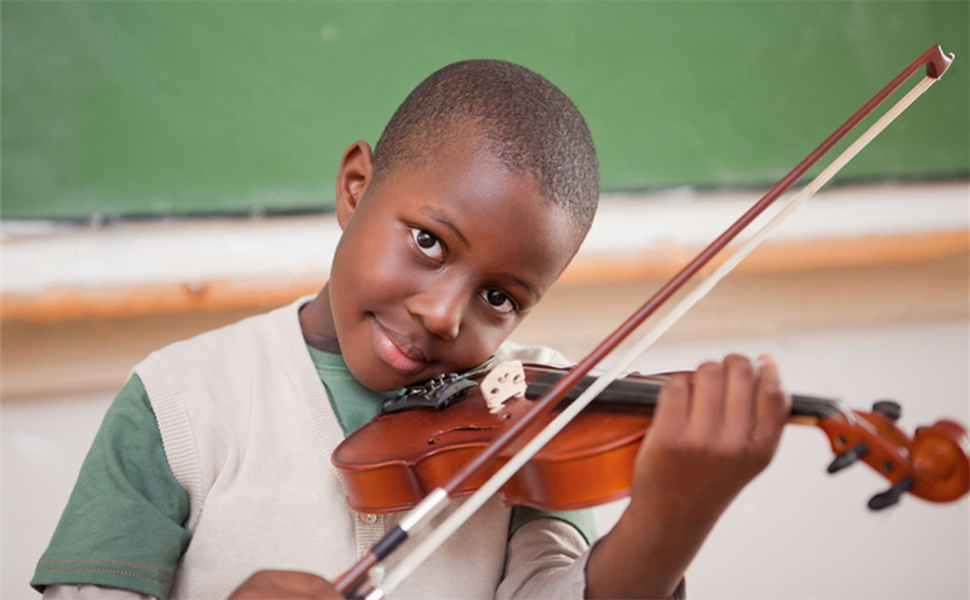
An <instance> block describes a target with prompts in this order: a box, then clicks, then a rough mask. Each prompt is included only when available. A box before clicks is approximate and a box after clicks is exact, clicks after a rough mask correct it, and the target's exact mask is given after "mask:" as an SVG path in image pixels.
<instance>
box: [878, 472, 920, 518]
mask: <svg viewBox="0 0 970 600" xmlns="http://www.w3.org/2000/svg"><path fill="white" fill-rule="evenodd" d="M911 487H913V480H912V479H911V478H909V477H903V478H902V479H900V480H899V483H896V484H894V485H893V486H892V487H891V488H889V489H888V490H886V491H885V492H882V493H881V494H876V495H875V496H873V497H872V498H870V499H869V510H882V509H884V508H886V507H889V506H892V505H893V504H896V503H897V502H899V498H900V496H902V495H903V493H904V492H906V490H908V489H909V488H911Z"/></svg>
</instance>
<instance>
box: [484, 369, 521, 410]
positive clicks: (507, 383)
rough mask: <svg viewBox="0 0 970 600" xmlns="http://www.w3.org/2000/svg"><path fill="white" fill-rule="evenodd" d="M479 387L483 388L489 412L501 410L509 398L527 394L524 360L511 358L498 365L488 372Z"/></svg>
mask: <svg viewBox="0 0 970 600" xmlns="http://www.w3.org/2000/svg"><path fill="white" fill-rule="evenodd" d="M479 387H481V389H482V397H483V398H485V404H486V405H487V406H488V412H490V413H493V414H494V413H497V412H499V411H500V410H502V405H503V404H505V402H506V401H507V400H510V399H512V398H521V397H522V396H524V395H525V390H526V387H528V386H527V384H526V381H525V371H524V370H523V369H522V361H518V360H510V361H507V362H504V363H502V364H500V365H498V366H496V367H495V368H494V369H492V370H491V371H489V372H488V375H486V376H485V379H483V380H482V383H481V384H479Z"/></svg>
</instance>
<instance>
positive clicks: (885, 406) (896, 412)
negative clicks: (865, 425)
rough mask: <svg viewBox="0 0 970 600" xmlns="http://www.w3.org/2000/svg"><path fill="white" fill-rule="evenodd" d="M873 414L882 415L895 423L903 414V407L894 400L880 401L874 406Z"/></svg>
mask: <svg viewBox="0 0 970 600" xmlns="http://www.w3.org/2000/svg"><path fill="white" fill-rule="evenodd" d="M872 412H874V413H876V414H879V415H882V416H884V417H886V418H887V419H889V420H890V421H893V422H894V423H895V422H896V421H898V420H899V417H900V416H901V415H902V414H903V407H902V406H900V405H899V403H898V402H895V401H893V400H879V401H877V402H874V403H873V404H872Z"/></svg>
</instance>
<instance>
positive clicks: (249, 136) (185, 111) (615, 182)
mask: <svg viewBox="0 0 970 600" xmlns="http://www.w3.org/2000/svg"><path fill="white" fill-rule="evenodd" d="M968 7H970V3H968V2H966V1H965V0H960V1H955V2H941V1H927V2H923V1H916V2H905V1H891V2H878V1H862V2H844V1H829V2H825V1H809V2H757V1H746V2H721V1H717V2H700V1H694V2H679V1H677V2H661V1H654V2H611V1H600V2H500V1H499V2H356V1H354V2H316V1H282V2H275V1H265V2H263V1H224V2H219V1H205V2H203V1H197V2H194V1H185V2H148V1H145V2H112V1H85V0H79V1H74V2H61V1H18V0H4V1H3V2H2V3H0V20H2V37H0V43H2V48H0V51H2V54H0V57H2V64H0V67H2V129H0V145H2V147H0V155H2V179H0V182H2V188H0V211H2V212H0V215H2V217H3V218H8V219H9V218H62V219H85V218H90V217H91V216H92V215H101V216H102V217H104V218H114V217H118V216H143V215H173V214H175V215H179V214H224V213H247V212H253V211H257V212H269V211H300V210H320V209H326V208H327V207H329V206H331V204H332V201H333V182H334V178H335V171H336V167H337V164H338V162H339V160H340V156H341V154H342V152H343V150H344V148H346V146H347V145H349V144H350V143H351V142H353V141H354V140H356V139H365V140H368V141H370V142H371V143H374V142H376V140H377V138H378V136H379V135H380V132H381V129H382V128H383V125H384V124H385V123H386V122H387V120H388V119H389V118H390V115H391V114H392V112H393V111H394V109H395V108H396V106H397V105H398V104H399V103H400V102H401V100H403V98H404V97H405V96H406V95H407V93H408V92H409V91H410V90H411V89H412V88H413V87H414V86H415V85H416V84H417V83H418V82H419V81H420V80H421V79H422V78H424V77H425V76H426V75H428V74H429V73H431V72H432V71H434V70H435V69H437V68H438V67H441V66H442V65H444V64H447V63H449V62H452V61H455V60H460V59H466V58H475V57H490V58H502V59H507V60H512V61H515V62H519V63H521V64H524V65H526V66H529V67H530V68H532V69H534V70H536V71H538V72H540V73H542V74H543V75H545V76H546V77H548V78H549V79H551V80H552V81H554V82H556V83H557V84H558V85H559V86H560V87H562V88H563V90H565V91H566V93H567V94H569V95H570V96H571V97H572V98H573V99H574V100H575V102H576V103H577V105H578V106H579V107H580V109H581V110H582V111H583V113H584V114H585V115H586V118H587V120H588V122H589V124H590V128H591V129H592V131H593V136H594V139H595V140H596V142H597V146H598V148H599V152H600V159H601V164H602V173H603V178H602V180H603V188H604V190H607V191H611V190H648V189H658V188H667V187H673V186H684V185H693V186H698V187H725V186H727V187H732V186H762V185H765V184H768V183H772V182H773V181H774V180H775V179H777V178H778V177H780V176H781V175H783V174H784V173H785V172H787V171H788V170H789V169H790V168H791V167H792V166H793V165H794V164H795V163H796V162H797V161H798V160H800V159H801V158H802V156H803V155H804V154H806V153H807V152H808V151H809V150H810V149H811V148H813V147H814V146H815V145H817V144H818V143H819V142H820V141H821V140H822V139H824V137H825V136H826V135H828V133H829V132H830V131H831V130H832V129H833V128H834V127H835V126H837V125H838V124H839V123H841V122H842V121H843V120H844V119H845V118H847V117H848V116H849V115H850V114H851V113H852V112H854V111H855V110H856V109H857V108H858V106H859V105H861V104H862V103H863V102H864V101H865V100H866V99H867V98H869V97H870V96H871V95H873V94H874V93H875V92H876V91H877V90H878V89H879V88H881V87H882V86H883V85H885V84H886V83H887V82H888V81H889V80H890V79H891V78H892V77H893V76H894V75H895V74H896V73H898V72H899V71H901V70H902V69H903V68H904V67H905V66H906V65H907V64H909V63H910V62H911V61H912V60H913V59H915V58H916V57H917V56H918V55H919V54H921V53H922V52H923V51H925V50H926V49H927V48H929V47H930V46H931V45H932V44H934V43H940V44H942V45H943V47H944V49H945V50H946V51H948V52H954V53H956V54H957V59H956V62H955V63H954V66H953V68H951V70H950V72H948V73H947V75H946V77H944V78H943V80H942V81H941V82H940V84H939V85H936V86H934V87H933V88H932V89H931V90H930V92H929V93H928V94H927V96H925V97H924V98H923V99H921V100H920V101H919V102H918V103H917V105H916V106H914V107H913V108H912V109H911V110H910V111H909V112H907V113H906V115H905V116H904V118H903V119H901V120H900V121H898V122H897V123H895V124H894V125H893V127H892V128H891V129H890V130H889V131H887V132H886V133H885V134H884V135H883V136H882V137H881V138H880V139H879V140H878V141H877V143H876V144H874V145H873V146H872V147H871V148H869V149H867V150H866V151H865V152H864V153H863V154H862V155H861V156H860V157H859V158H858V159H857V160H856V162H854V163H853V164H852V165H850V166H849V167H848V168H847V169H846V170H845V172H844V175H842V178H843V181H847V180H871V179H885V178H939V177H966V176H967V175H968V171H970V166H968V164H970V156H968V139H970V125H968V115H970V100H968V98H970V76H968V75H970V41H968V23H970V14H968Z"/></svg>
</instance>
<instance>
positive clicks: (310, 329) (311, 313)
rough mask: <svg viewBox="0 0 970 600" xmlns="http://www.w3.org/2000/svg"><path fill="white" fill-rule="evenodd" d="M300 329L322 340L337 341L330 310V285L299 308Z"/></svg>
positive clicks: (325, 286)
mask: <svg viewBox="0 0 970 600" xmlns="http://www.w3.org/2000/svg"><path fill="white" fill-rule="evenodd" d="M300 329H302V330H303V332H304V333H310V334H313V335H315V336H319V337H322V338H333V339H335V340H336V339H337V328H336V326H335V325H334V323H333V313H332V312H331V310H330V283H327V284H326V285H324V286H323V289H322V290H320V293H319V294H317V296H316V298H314V299H313V300H311V301H310V302H309V303H307V304H304V305H303V307H302V308H300Z"/></svg>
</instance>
